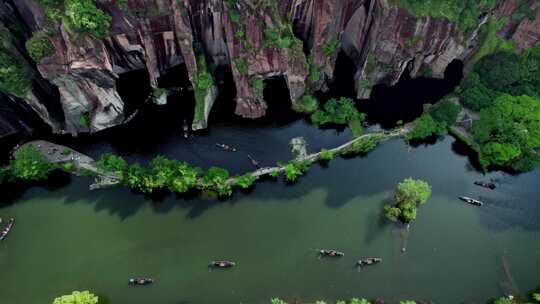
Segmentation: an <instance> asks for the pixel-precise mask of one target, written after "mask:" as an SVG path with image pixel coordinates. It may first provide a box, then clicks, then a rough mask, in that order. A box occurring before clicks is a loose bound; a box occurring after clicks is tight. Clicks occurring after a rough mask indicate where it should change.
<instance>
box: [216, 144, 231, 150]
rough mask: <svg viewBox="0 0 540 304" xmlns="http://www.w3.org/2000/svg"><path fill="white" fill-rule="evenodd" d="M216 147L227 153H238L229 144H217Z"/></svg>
mask: <svg viewBox="0 0 540 304" xmlns="http://www.w3.org/2000/svg"><path fill="white" fill-rule="evenodd" d="M216 147H219V148H221V149H223V150H225V151H229V152H236V148H234V147H231V146H229V145H227V144H220V143H216Z"/></svg>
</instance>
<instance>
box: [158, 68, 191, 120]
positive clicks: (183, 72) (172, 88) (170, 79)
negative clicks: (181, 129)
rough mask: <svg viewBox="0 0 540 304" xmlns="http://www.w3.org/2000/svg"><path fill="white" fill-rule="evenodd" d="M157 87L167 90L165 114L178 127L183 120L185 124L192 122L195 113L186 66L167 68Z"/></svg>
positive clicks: (164, 106)
mask: <svg viewBox="0 0 540 304" xmlns="http://www.w3.org/2000/svg"><path fill="white" fill-rule="evenodd" d="M158 87H159V88H164V89H167V90H168V92H169V96H168V97H167V104H166V105H162V106H158V107H163V108H164V109H165V110H166V112H167V114H166V116H167V117H169V116H170V118H171V120H172V121H173V122H175V123H178V125H179V126H182V124H183V121H184V120H185V121H186V123H187V124H191V122H192V121H193V113H194V111H195V95H194V92H193V89H192V86H191V82H190V81H189V76H188V71H187V67H186V64H185V63H183V64H179V65H176V66H174V67H172V68H169V69H167V70H166V71H165V73H163V75H162V76H161V77H159V78H158Z"/></svg>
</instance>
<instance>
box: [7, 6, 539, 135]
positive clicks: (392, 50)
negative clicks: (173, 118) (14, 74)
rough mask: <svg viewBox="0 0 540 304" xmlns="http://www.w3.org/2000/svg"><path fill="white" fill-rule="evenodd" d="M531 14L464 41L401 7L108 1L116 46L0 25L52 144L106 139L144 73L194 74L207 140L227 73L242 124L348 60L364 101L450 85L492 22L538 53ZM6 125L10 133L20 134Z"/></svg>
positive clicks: (198, 118) (108, 39)
mask: <svg viewBox="0 0 540 304" xmlns="http://www.w3.org/2000/svg"><path fill="white" fill-rule="evenodd" d="M88 1H90V0H88ZM53 2H54V1H53ZM83 2H84V1H83ZM522 2H523V1H521V0H500V1H498V3H497V5H496V6H495V7H494V8H493V9H492V10H490V11H489V12H485V13H484V14H482V15H481V16H479V20H478V24H477V26H476V28H475V29H473V30H469V31H461V30H460V29H458V26H457V25H456V24H455V23H452V22H451V21H449V20H446V19H441V18H432V17H414V16H413V15H412V14H411V13H410V12H409V11H407V10H406V9H405V8H403V7H401V6H400V5H398V4H396V3H397V1H395V0H283V1H269V0H127V1H126V0H100V1H94V3H95V5H96V6H97V8H98V9H100V10H102V11H103V12H105V13H106V14H107V15H108V16H110V18H111V19H110V20H111V21H110V28H109V32H108V34H107V35H106V36H105V37H103V38H96V37H95V35H92V33H85V34H81V33H77V32H76V31H74V30H73V29H72V28H70V27H69V26H67V25H66V23H65V22H64V21H63V20H64V19H62V18H57V19H54V18H49V17H48V16H49V15H50V14H49V13H48V12H46V7H44V6H43V5H41V4H39V3H38V2H36V1H35V0H2V2H1V4H0V12H1V13H0V23H1V24H0V25H1V28H2V30H3V32H5V33H4V34H3V35H6V36H7V37H9V40H10V43H4V46H3V49H2V51H3V52H5V53H8V54H9V56H11V57H13V58H16V60H17V61H18V62H21V64H22V65H23V66H25V69H27V70H28V75H30V76H28V77H31V78H32V79H33V80H32V83H31V86H30V87H29V88H28V89H27V90H26V91H25V92H24V94H20V92H19V94H15V93H13V92H6V93H8V95H9V96H10V97H9V98H10V99H11V100H15V101H14V102H15V103H24V104H25V106H26V107H30V108H31V109H33V111H35V112H36V113H37V114H38V115H39V117H41V119H42V120H43V121H44V122H46V123H47V124H48V125H49V126H50V127H51V129H52V131H53V132H56V133H62V132H67V133H71V134H73V135H76V134H78V133H80V132H97V131H100V130H103V129H106V128H110V127H112V126H115V125H118V124H122V123H123V122H125V121H126V120H127V119H128V117H129V116H130V114H131V113H129V111H128V110H127V109H128V108H133V107H135V106H140V105H130V104H128V103H129V101H127V100H123V98H122V96H121V95H120V94H119V92H118V79H119V78H121V77H122V76H123V75H125V74H126V73H129V72H132V71H137V70H142V69H144V70H147V71H148V75H149V80H148V81H149V86H151V87H152V88H154V89H157V88H158V84H159V79H160V77H161V76H162V75H164V74H165V73H167V70H168V69H170V68H172V67H175V66H178V65H180V64H185V66H186V70H187V74H188V75H187V77H188V79H189V80H190V82H191V86H190V87H191V88H189V90H192V91H193V96H194V98H195V100H196V106H195V110H194V114H193V115H194V119H193V128H195V129H199V128H204V127H206V126H207V119H208V115H209V112H210V109H211V107H212V104H213V103H214V102H215V99H216V96H217V94H219V92H218V91H217V86H215V85H214V81H213V79H212V71H213V70H214V68H215V67H217V66H220V65H223V66H229V67H231V69H232V74H233V79H234V85H235V87H236V92H237V95H236V110H235V113H236V114H237V115H240V116H243V117H247V118H258V117H262V116H264V115H265V111H266V109H267V104H266V102H265V101H264V99H263V88H264V80H265V79H269V78H273V77H283V78H284V79H285V81H286V83H287V86H288V88H289V92H290V97H291V100H292V101H293V102H294V101H296V100H297V99H298V98H299V97H301V96H302V95H303V94H304V93H306V92H312V91H315V90H319V89H323V90H324V89H325V88H326V84H327V83H328V82H329V81H331V80H332V78H333V73H334V66H335V62H336V58H337V55H338V52H339V51H341V50H342V51H344V52H345V54H346V55H347V56H349V57H350V58H351V59H352V61H353V62H354V64H355V65H356V68H357V73H356V76H355V78H356V79H355V83H356V86H357V87H356V90H357V94H358V97H360V98H367V97H369V94H370V91H371V87H372V86H373V85H375V84H379V83H386V84H389V85H392V84H394V83H396V82H397V81H398V80H399V78H400V76H401V75H402V74H403V73H409V74H410V75H411V76H412V77H415V76H419V75H431V76H433V77H442V76H443V74H444V71H445V69H446V67H447V66H448V64H449V63H450V62H451V61H453V60H455V59H458V60H461V61H463V62H464V63H465V64H467V63H468V62H469V61H470V60H471V59H472V58H473V56H474V54H475V52H476V51H477V50H478V49H479V48H480V47H481V44H482V43H483V41H482V39H480V38H479V32H480V31H481V27H482V26H483V25H484V24H485V23H486V22H487V21H488V20H489V19H490V18H497V19H498V20H503V21H504V22H503V23H504V26H503V27H502V28H500V29H499V32H498V33H499V36H500V37H501V38H504V39H508V40H513V41H514V42H515V44H516V46H517V48H518V50H521V49H523V48H527V47H530V46H532V45H534V44H536V43H538V41H539V40H540V8H539V7H540V4H539V3H538V2H537V1H529V2H528V3H527V5H528V6H529V7H530V9H532V10H535V11H536V15H535V18H530V16H529V18H526V17H519V18H516V16H515V14H514V13H515V12H516V10H518V6H519V3H522ZM533 17H534V16H533ZM14 25H16V26H14ZM40 30H47V32H48V33H49V36H48V37H49V40H50V42H51V43H52V46H53V47H54V51H53V52H52V54H50V55H48V56H46V57H45V58H43V59H41V60H39V62H32V60H31V59H30V57H29V56H28V53H27V51H26V49H25V47H24V43H25V41H27V40H28V39H29V38H30V36H31V35H32V33H33V32H37V31H40ZM151 94H152V90H150V91H149V92H148V96H141V100H144V101H148V100H151ZM16 95H17V96H16ZM6 98H7V97H6ZM124 99H125V98H124ZM181 102H186V101H181ZM6 113H8V112H3V113H0V117H4V116H6V115H11V114H9V113H8V114H6ZM0 121H2V123H3V124H4V125H5V126H6V127H5V128H4V129H6V130H7V129H10V128H8V127H7V126H8V125H10V126H12V128H15V129H16V128H19V127H18V126H16V125H14V124H12V123H10V121H11V120H9V119H3V120H2V119H0ZM179 123H180V122H179Z"/></svg>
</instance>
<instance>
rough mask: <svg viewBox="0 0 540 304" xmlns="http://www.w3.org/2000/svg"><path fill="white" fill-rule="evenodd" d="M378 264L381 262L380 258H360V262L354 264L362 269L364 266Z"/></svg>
mask: <svg viewBox="0 0 540 304" xmlns="http://www.w3.org/2000/svg"><path fill="white" fill-rule="evenodd" d="M380 262H382V259H381V258H377V257H366V258H361V259H360V260H358V262H356V265H357V266H360V267H364V266H371V265H375V264H378V263H380Z"/></svg>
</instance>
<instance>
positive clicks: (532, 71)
mask: <svg viewBox="0 0 540 304" xmlns="http://www.w3.org/2000/svg"><path fill="white" fill-rule="evenodd" d="M457 93H458V94H459V96H460V97H461V101H462V103H463V105H465V106H466V107H467V108H470V109H472V110H474V111H479V112H480V120H478V121H476V122H475V123H474V125H473V128H472V135H473V138H474V140H475V141H476V142H477V143H478V144H479V145H480V148H479V150H480V155H479V159H480V163H481V164H482V166H484V167H490V166H496V167H512V168H514V169H517V170H520V171H527V170H531V169H533V168H535V167H537V166H538V165H540V156H539V155H538V148H540V134H539V132H538V130H539V126H540V124H539V122H540V45H537V46H536V47H533V48H531V49H528V50H526V51H525V52H524V53H523V54H522V55H520V56H517V55H516V54H514V53H508V52H498V53H494V54H491V55H487V56H484V57H483V58H482V59H480V60H479V61H478V62H477V63H476V64H475V66H474V68H473V70H472V71H471V72H470V73H469V74H468V75H467V77H465V78H464V80H463V81H462V82H461V84H460V86H459V88H458V90H457Z"/></svg>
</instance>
